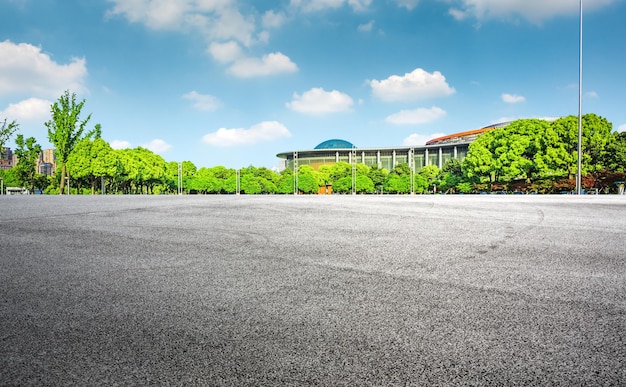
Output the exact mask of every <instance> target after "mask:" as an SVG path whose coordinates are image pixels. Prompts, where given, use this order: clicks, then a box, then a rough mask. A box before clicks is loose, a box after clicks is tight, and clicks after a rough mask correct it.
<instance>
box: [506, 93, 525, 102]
mask: <svg viewBox="0 0 626 387" xmlns="http://www.w3.org/2000/svg"><path fill="white" fill-rule="evenodd" d="M502 101H504V102H506V103H521V102H526V98H525V97H524V96H521V95H517V94H508V93H504V94H502Z"/></svg>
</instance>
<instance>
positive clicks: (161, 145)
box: [141, 138, 172, 154]
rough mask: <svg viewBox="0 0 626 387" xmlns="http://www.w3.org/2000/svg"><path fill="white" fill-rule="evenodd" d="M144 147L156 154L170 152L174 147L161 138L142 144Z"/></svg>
mask: <svg viewBox="0 0 626 387" xmlns="http://www.w3.org/2000/svg"><path fill="white" fill-rule="evenodd" d="M141 146H142V147H144V148H146V149H149V150H151V151H152V152H154V153H159V154H160V153H165V152H167V151H168V150H170V148H172V146H171V145H170V144H168V143H167V142H165V141H163V140H161V139H160V138H155V139H154V140H152V141H150V142H147V143H145V144H141Z"/></svg>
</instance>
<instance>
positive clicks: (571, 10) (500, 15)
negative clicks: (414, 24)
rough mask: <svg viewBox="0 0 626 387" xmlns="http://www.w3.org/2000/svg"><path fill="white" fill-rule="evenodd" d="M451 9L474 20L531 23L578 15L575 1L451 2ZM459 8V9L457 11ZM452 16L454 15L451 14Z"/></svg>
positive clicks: (605, 1) (606, 0) (600, 3)
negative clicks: (519, 18)
mask: <svg viewBox="0 0 626 387" xmlns="http://www.w3.org/2000/svg"><path fill="white" fill-rule="evenodd" d="M616 1H618V0H594V1H588V2H586V3H585V10H586V11H590V10H594V9H598V8H602V7H604V6H607V5H609V4H612V3H615V2H616ZM452 2H453V3H454V4H458V7H453V8H452V9H456V10H457V11H458V12H460V14H465V15H472V16H473V17H474V18H476V19H507V18H510V17H512V16H516V15H519V16H522V17H524V18H525V19H527V20H529V21H531V22H533V23H541V22H542V21H543V20H546V19H550V18H553V17H555V16H559V15H573V14H577V13H578V7H579V2H578V1H575V0H549V1H545V0H506V1H504V0H453V1H452ZM459 8H460V9H459ZM451 14H452V15H453V16H454V14H453V13H451Z"/></svg>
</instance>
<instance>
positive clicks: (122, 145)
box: [109, 140, 132, 149]
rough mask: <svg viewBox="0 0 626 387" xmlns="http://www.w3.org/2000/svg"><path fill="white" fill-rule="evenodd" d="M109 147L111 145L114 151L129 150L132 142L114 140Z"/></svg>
mask: <svg viewBox="0 0 626 387" xmlns="http://www.w3.org/2000/svg"><path fill="white" fill-rule="evenodd" d="M109 145H111V148H113V149H128V148H131V147H132V145H131V143H130V142H128V141H124V140H113V141H111V142H110V143H109Z"/></svg>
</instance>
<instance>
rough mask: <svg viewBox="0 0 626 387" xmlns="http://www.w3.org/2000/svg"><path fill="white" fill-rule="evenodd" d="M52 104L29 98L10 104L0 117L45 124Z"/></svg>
mask: <svg viewBox="0 0 626 387" xmlns="http://www.w3.org/2000/svg"><path fill="white" fill-rule="evenodd" d="M52 103H53V102H51V101H48V100H45V99H39V98H29V99H27V100H24V101H21V102H18V103H15V104H10V105H9V106H8V107H7V108H6V109H5V110H4V111H1V112H0V117H3V118H7V119H8V120H9V121H13V120H15V121H17V122H38V123H41V122H45V121H47V120H48V119H49V118H50V106H51V105H52Z"/></svg>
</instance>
